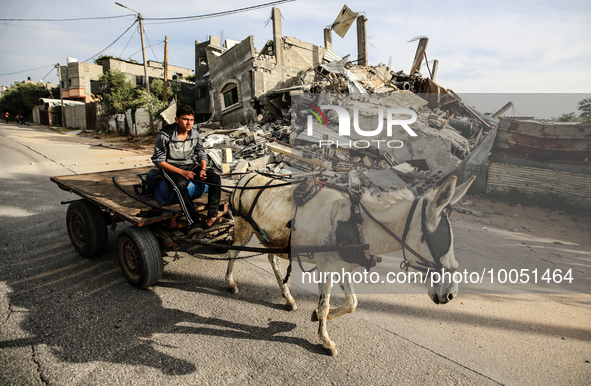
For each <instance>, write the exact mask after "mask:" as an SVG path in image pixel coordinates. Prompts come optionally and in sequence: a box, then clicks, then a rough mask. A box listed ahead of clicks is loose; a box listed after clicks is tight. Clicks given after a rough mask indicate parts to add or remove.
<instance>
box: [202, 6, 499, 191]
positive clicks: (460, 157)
mask: <svg viewBox="0 0 591 386" xmlns="http://www.w3.org/2000/svg"><path fill="white" fill-rule="evenodd" d="M271 20H272V22H273V39H272V40H269V41H268V42H267V43H266V44H265V45H264V46H263V47H262V49H260V50H257V49H256V48H255V46H254V38H253V36H249V37H247V38H246V39H244V40H242V41H240V42H238V41H232V40H229V39H227V40H225V41H224V42H223V44H222V42H221V40H220V39H219V38H216V37H213V36H212V37H210V38H209V40H208V41H205V42H196V46H195V53H196V55H195V57H196V71H195V74H196V97H197V102H196V105H195V107H196V120H197V121H198V122H202V123H201V124H199V125H198V127H199V130H200V131H201V132H202V136H203V137H204V139H205V145H206V146H207V147H208V150H207V151H208V153H209V156H210V158H211V160H212V161H213V164H214V165H215V166H216V167H217V169H219V170H220V171H221V172H222V173H225V174H226V173H233V174H235V176H234V177H233V178H239V176H236V174H239V173H246V172H251V171H255V170H257V171H264V172H269V173H276V174H289V175H304V174H309V173H312V174H314V175H316V176H317V177H316V178H319V179H323V180H325V181H328V182H330V183H333V184H336V185H340V186H349V187H351V186H358V187H362V186H363V187H366V188H369V189H371V190H374V191H376V192H379V191H388V190H392V189H400V188H404V187H407V188H411V189H413V190H414V191H415V192H416V193H418V194H420V193H422V192H424V191H425V190H426V189H428V188H430V187H434V186H436V185H437V184H439V183H440V182H441V181H442V180H443V179H444V178H446V177H447V176H449V175H450V174H455V175H456V176H457V177H458V178H459V180H460V181H459V182H461V181H463V180H465V179H467V178H469V177H470V176H472V175H476V176H477V180H476V181H475V183H474V185H473V187H474V188H475V190H479V191H486V190H487V175H488V167H489V160H488V156H489V153H490V149H491V147H492V145H493V142H494V139H495V136H496V133H497V130H496V127H497V126H498V124H499V118H500V116H501V115H502V113H503V112H504V111H506V107H507V106H509V105H507V106H504V107H503V108H502V109H501V110H499V111H498V112H497V113H495V114H493V115H492V116H487V115H484V114H482V113H480V112H478V111H477V110H475V109H474V108H472V107H470V106H468V105H466V104H465V103H464V102H463V101H462V99H461V98H460V97H459V96H458V95H457V94H455V93H454V92H453V91H451V90H449V89H445V88H444V87H442V86H441V85H439V84H438V83H436V76H437V67H438V62H437V60H434V61H428V60H427V46H428V42H429V39H428V38H427V37H425V36H419V37H416V38H415V39H413V40H412V41H416V42H417V49H416V53H415V56H414V58H412V61H410V60H409V64H411V67H410V68H411V71H410V72H409V73H405V72H404V71H393V70H392V69H391V68H389V66H387V65H385V64H383V63H380V64H377V65H370V64H369V63H368V58H367V36H366V23H367V18H366V17H365V16H364V15H359V14H357V13H355V12H352V11H351V10H350V9H348V8H347V7H346V6H344V7H343V9H342V10H341V11H340V12H339V14H338V16H337V18H336V19H335V21H334V22H333V24H332V25H331V27H329V28H325V29H324V31H323V32H324V47H321V46H317V45H314V44H311V43H308V42H304V41H301V40H299V39H296V38H293V37H287V36H283V34H282V31H281V30H282V28H281V13H280V11H279V9H277V8H273V11H272V14H271ZM353 23H356V27H357V28H356V32H357V56H358V57H357V59H355V60H351V59H349V55H347V56H345V57H343V58H341V57H339V56H338V55H337V54H336V53H335V52H333V50H332V37H333V36H332V34H333V32H334V33H336V34H337V35H339V36H341V37H343V36H344V34H345V33H347V30H348V29H349V28H350V27H351V26H352V25H353ZM409 59H410V58H409ZM429 64H430V65H429ZM423 73H424V74H425V75H423ZM318 106H325V108H324V109H322V111H321V109H319V108H318ZM329 106H340V107H342V108H343V109H344V110H347V111H357V112H358V113H356V114H355V115H353V114H352V115H351V116H350V122H349V123H350V124H351V127H353V126H354V125H356V126H355V130H353V129H351V130H350V131H348V132H347V135H341V133H340V129H339V124H340V119H341V117H340V116H339V114H338V113H337V112H336V111H335V110H336V109H330V108H328V107H329ZM314 108H316V112H317V113H318V114H316V112H314V111H313V109H314ZM380 109H382V110H384V111H383V114H382V115H379V114H377V113H376V112H378V111H380ZM388 109H390V110H388ZM395 109H398V111H401V110H405V111H406V117H408V116H409V115H410V116H412V117H414V119H413V120H412V123H409V125H410V126H409V127H407V128H408V129H412V131H413V132H414V133H415V135H412V134H409V130H403V129H404V125H392V124H391V122H390V120H394V119H402V118H400V117H398V118H394V116H393V115H392V116H389V117H386V115H385V114H390V113H389V112H388V111H391V110H395ZM312 114H313V115H315V116H316V118H313V117H312ZM403 116H405V114H403ZM376 117H378V119H376ZM321 118H322V119H321ZM306 120H308V122H309V123H307V124H306ZM380 121H387V122H389V123H388V128H387V129H386V127H385V124H384V126H383V127H382V123H383V122H380ZM306 127H308V129H306ZM359 127H361V128H363V129H359ZM376 127H377V128H376ZM382 128H383V130H382ZM368 133H372V134H371V140H372V141H367V139H368V138H367V135H368ZM391 139H395V140H396V141H398V142H399V143H400V144H403V146H402V145H401V146H396V147H394V148H393V147H391V146H390V147H388V146H384V145H383V144H384V143H388V141H389V140H391ZM364 140H365V142H366V143H367V144H368V145H367V146H356V145H355V144H354V143H355V142H356V141H357V142H359V143H364V142H363V141H364ZM380 141H381V142H380ZM370 142H371V143H370ZM380 143H382V146H381V147H380V146H379V144H380ZM323 144H331V146H322V145H323ZM334 144H337V146H332V145H334ZM338 144H341V145H340V146H339V145H338ZM347 144H348V145H347Z"/></svg>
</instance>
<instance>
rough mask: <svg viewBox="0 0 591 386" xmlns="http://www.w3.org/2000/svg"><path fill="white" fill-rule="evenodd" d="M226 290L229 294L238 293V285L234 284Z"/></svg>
mask: <svg viewBox="0 0 591 386" xmlns="http://www.w3.org/2000/svg"><path fill="white" fill-rule="evenodd" d="M228 292H229V293H231V294H237V293H238V286H237V285H234V286H230V287H228Z"/></svg>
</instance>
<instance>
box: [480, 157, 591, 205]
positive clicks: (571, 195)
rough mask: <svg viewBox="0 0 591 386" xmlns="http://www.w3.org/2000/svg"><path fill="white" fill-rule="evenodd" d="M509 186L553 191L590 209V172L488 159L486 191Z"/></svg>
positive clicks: (505, 189) (544, 192)
mask: <svg viewBox="0 0 591 386" xmlns="http://www.w3.org/2000/svg"><path fill="white" fill-rule="evenodd" d="M512 189H514V190H517V191H518V192H521V193H526V194H532V195H547V194H550V195H555V196H559V197H562V198H564V200H565V202H569V203H571V204H577V205H580V206H581V207H582V208H586V209H591V195H589V191H590V190H591V175H590V174H578V173H569V172H564V171H557V170H550V169H541V168H532V167H528V166H515V165H509V164H504V163H498V162H491V164H490V166H489V169H488V184H487V191H488V192H491V191H501V192H510V191H511V190H512Z"/></svg>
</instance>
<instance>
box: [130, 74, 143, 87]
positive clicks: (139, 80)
mask: <svg viewBox="0 0 591 386" xmlns="http://www.w3.org/2000/svg"><path fill="white" fill-rule="evenodd" d="M132 79H133V78H132ZM135 85H136V86H143V85H144V76H143V75H136V76H135Z"/></svg>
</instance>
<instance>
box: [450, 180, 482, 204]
mask: <svg viewBox="0 0 591 386" xmlns="http://www.w3.org/2000/svg"><path fill="white" fill-rule="evenodd" d="M475 179H476V176H472V177H470V178H468V180H466V182H464V183H463V184H462V185H460V186H456V189H455V192H454V194H453V196H452V198H451V200H450V201H449V204H450V205H453V204H455V203H456V202H458V201H460V199H461V198H462V197H464V195H465V194H466V193H467V192H468V189H470V186H471V185H472V183H473V182H474V180H475Z"/></svg>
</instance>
